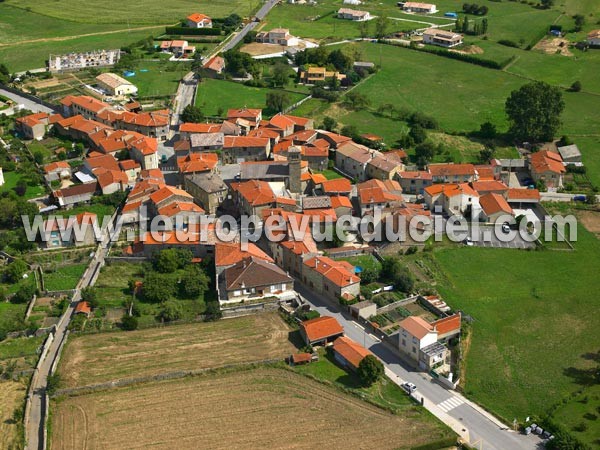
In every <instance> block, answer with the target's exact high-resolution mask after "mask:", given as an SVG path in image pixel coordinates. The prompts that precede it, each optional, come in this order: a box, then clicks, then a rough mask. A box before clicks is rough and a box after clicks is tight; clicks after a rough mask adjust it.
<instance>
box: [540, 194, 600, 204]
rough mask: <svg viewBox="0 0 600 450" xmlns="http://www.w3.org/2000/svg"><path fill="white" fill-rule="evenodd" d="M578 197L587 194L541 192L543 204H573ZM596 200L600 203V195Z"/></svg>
mask: <svg viewBox="0 0 600 450" xmlns="http://www.w3.org/2000/svg"><path fill="white" fill-rule="evenodd" d="M576 195H585V194H566V193H563V192H540V197H541V198H542V201H543V202H571V201H573V197H574V196H576ZM596 200H597V201H598V202H600V195H596Z"/></svg>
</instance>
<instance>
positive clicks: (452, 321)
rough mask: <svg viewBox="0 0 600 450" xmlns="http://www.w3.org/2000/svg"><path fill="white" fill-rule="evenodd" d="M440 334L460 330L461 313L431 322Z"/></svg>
mask: <svg viewBox="0 0 600 450" xmlns="http://www.w3.org/2000/svg"><path fill="white" fill-rule="evenodd" d="M431 325H432V326H433V327H434V328H435V330H436V331H437V332H438V334H447V333H452V332H455V331H460V313H456V314H453V315H451V316H448V317H444V318H442V319H439V320H436V321H435V322H433V323H432V324H431Z"/></svg>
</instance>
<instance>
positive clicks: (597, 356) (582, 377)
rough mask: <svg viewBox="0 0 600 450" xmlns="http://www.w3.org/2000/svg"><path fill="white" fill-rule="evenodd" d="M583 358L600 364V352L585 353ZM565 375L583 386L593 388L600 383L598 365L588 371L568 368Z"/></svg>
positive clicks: (599, 367)
mask: <svg viewBox="0 0 600 450" xmlns="http://www.w3.org/2000/svg"><path fill="white" fill-rule="evenodd" d="M581 357H582V358H583V359H585V360H587V361H593V362H595V363H600V351H598V352H596V353H593V352H589V353H584V354H583V355H581ZM563 373H564V374H565V375H566V376H568V377H569V378H572V379H573V381H575V383H577V384H579V385H581V386H591V385H594V384H598V383H600V366H598V365H597V364H596V365H594V366H593V367H590V368H586V369H582V368H579V367H567V368H566V369H565V370H564V371H563Z"/></svg>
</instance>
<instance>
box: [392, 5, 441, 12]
mask: <svg viewBox="0 0 600 450" xmlns="http://www.w3.org/2000/svg"><path fill="white" fill-rule="evenodd" d="M398 6H400V7H401V8H402V11H406V12H414V13H425V14H433V13H436V12H437V8H436V6H435V5H433V4H431V3H420V2H400V3H398Z"/></svg>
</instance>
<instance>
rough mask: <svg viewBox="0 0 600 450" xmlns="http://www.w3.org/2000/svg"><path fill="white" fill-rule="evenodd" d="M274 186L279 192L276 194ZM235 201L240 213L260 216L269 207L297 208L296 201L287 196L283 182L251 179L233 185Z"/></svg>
mask: <svg viewBox="0 0 600 450" xmlns="http://www.w3.org/2000/svg"><path fill="white" fill-rule="evenodd" d="M271 186H273V187H274V188H275V189H276V190H277V193H278V194H280V195H276V194H275V192H274V190H273V188H272V187H271ZM231 190H232V191H233V202H234V205H235V207H236V209H237V210H238V211H239V212H240V214H247V215H249V216H251V215H257V216H259V217H260V215H261V212H262V210H264V209H267V208H277V207H283V208H285V209H286V210H295V209H296V201H295V200H294V199H293V198H289V197H287V196H285V195H284V194H285V192H284V191H285V185H284V184H283V183H276V182H271V183H268V182H266V181H259V180H249V181H245V182H241V183H233V184H232V185H231Z"/></svg>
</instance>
